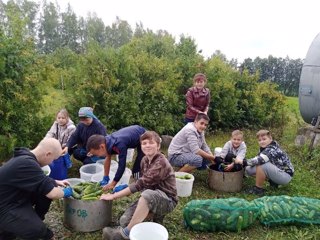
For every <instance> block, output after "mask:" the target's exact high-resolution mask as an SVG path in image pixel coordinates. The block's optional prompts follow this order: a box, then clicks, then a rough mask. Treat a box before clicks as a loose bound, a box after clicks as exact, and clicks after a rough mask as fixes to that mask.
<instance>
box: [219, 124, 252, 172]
mask: <svg viewBox="0 0 320 240" xmlns="http://www.w3.org/2000/svg"><path fill="white" fill-rule="evenodd" d="M246 152H247V146H246V144H245V142H244V141H243V132H241V131H240V130H234V131H233V132H232V133H231V139H230V140H229V141H228V142H226V143H225V144H224V146H223V148H222V150H221V152H220V153H219V154H218V155H217V156H216V157H215V159H214V161H215V162H216V163H217V164H216V165H215V167H216V168H218V169H219V167H220V166H221V163H222V162H223V163H226V164H227V166H226V167H225V168H224V171H226V172H229V171H235V172H236V171H240V170H241V169H242V164H240V163H235V161H237V162H241V163H242V161H243V159H244V158H245V156H246ZM218 169H216V170H218Z"/></svg>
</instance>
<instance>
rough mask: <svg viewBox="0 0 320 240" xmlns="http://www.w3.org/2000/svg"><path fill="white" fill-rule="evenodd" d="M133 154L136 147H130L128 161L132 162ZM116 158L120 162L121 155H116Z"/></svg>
mask: <svg viewBox="0 0 320 240" xmlns="http://www.w3.org/2000/svg"><path fill="white" fill-rule="evenodd" d="M133 155H134V148H128V150H127V158H126V161H127V162H132V160H133ZM116 159H117V161H118V162H119V156H118V155H116Z"/></svg>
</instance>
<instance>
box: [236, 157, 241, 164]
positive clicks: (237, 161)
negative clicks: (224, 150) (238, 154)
mask: <svg viewBox="0 0 320 240" xmlns="http://www.w3.org/2000/svg"><path fill="white" fill-rule="evenodd" d="M234 163H236V164H243V160H241V159H238V158H236V159H235V160H234Z"/></svg>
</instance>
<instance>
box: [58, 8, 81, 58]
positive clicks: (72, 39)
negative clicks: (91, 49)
mask: <svg viewBox="0 0 320 240" xmlns="http://www.w3.org/2000/svg"><path fill="white" fill-rule="evenodd" d="M61 20H62V22H61V44H62V45H61V46H62V47H68V48H70V49H71V50H73V51H74V52H79V51H80V49H79V42H80V33H79V26H78V21H77V16H76V14H75V13H74V12H73V10H72V8H71V6H70V4H68V8H67V12H64V13H61Z"/></svg>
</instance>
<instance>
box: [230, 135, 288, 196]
mask: <svg viewBox="0 0 320 240" xmlns="http://www.w3.org/2000/svg"><path fill="white" fill-rule="evenodd" d="M257 138H258V143H259V146H260V152H259V154H258V155H257V156H256V157H254V158H251V159H247V160H246V161H245V160H244V165H247V167H246V174H247V175H249V176H255V177H256V185H255V186H254V187H253V188H251V189H248V191H247V193H250V194H256V195H260V196H262V195H264V193H265V189H264V188H263V185H264V182H265V181H266V180H268V181H269V183H270V185H271V186H273V187H278V185H286V184H288V183H289V182H290V181H291V179H292V177H293V173H294V168H293V166H292V164H291V161H290V159H289V157H288V155H287V153H286V152H285V151H283V150H282V149H281V148H280V146H279V144H278V143H277V142H276V141H274V140H273V139H272V136H271V133H270V131H268V130H260V131H259V132H257ZM236 163H237V162H236Z"/></svg>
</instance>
